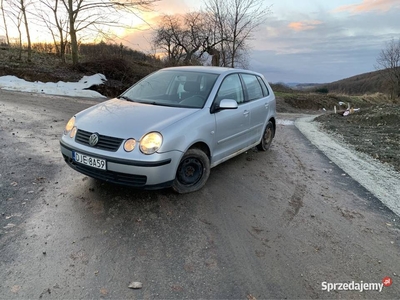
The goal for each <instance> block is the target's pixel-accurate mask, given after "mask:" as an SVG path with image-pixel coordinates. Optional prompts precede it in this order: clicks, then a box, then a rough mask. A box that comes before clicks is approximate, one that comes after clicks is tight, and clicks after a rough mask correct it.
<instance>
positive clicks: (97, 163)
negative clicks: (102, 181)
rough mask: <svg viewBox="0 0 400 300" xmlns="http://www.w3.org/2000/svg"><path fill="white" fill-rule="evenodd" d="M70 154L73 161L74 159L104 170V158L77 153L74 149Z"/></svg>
mask: <svg viewBox="0 0 400 300" xmlns="http://www.w3.org/2000/svg"><path fill="white" fill-rule="evenodd" d="M72 156H73V158H74V161H76V162H78V163H80V164H83V165H86V166H90V167H93V168H96V169H102V170H106V160H105V159H101V158H96V157H92V156H89V155H85V154H81V153H78V152H75V151H73V152H72Z"/></svg>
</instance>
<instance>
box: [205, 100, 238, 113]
mask: <svg viewBox="0 0 400 300" xmlns="http://www.w3.org/2000/svg"><path fill="white" fill-rule="evenodd" d="M237 108H238V104H237V102H236V100H233V99H222V100H221V101H219V103H218V102H214V104H213V105H212V106H211V109H210V112H211V113H212V114H213V113H216V112H218V111H221V110H224V109H237Z"/></svg>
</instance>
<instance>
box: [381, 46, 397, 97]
mask: <svg viewBox="0 0 400 300" xmlns="http://www.w3.org/2000/svg"><path fill="white" fill-rule="evenodd" d="M376 62H377V65H376V66H375V67H376V69H378V70H382V74H383V75H384V77H385V79H386V81H387V84H388V86H389V91H390V96H391V99H394V98H395V97H399V96H400V39H398V40H397V41H395V40H394V39H392V40H391V41H390V42H388V43H387V44H386V47H385V49H382V50H381V52H380V53H379V56H378V58H377V59H376Z"/></svg>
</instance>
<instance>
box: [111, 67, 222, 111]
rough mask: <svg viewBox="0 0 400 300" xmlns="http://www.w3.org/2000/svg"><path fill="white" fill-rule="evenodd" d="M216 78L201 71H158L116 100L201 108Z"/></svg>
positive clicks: (214, 75)
mask: <svg viewBox="0 0 400 300" xmlns="http://www.w3.org/2000/svg"><path fill="white" fill-rule="evenodd" d="M217 77H218V75H216V74H210V73H203V72H194V71H182V70H161V71H158V72H155V73H153V74H151V75H149V76H147V77H145V78H143V79H142V80H140V81H139V82H138V83H136V84H135V85H133V86H132V87H131V88H130V89H128V90H127V91H126V92H125V93H123V94H122V95H121V96H120V97H119V98H120V99H123V100H127V101H133V102H140V103H148V104H153V105H164V106H174V107H189V108H202V107H203V106H204V104H205V102H206V99H207V97H208V95H209V94H210V92H211V89H212V87H213V86H214V83H215V81H216V79H217Z"/></svg>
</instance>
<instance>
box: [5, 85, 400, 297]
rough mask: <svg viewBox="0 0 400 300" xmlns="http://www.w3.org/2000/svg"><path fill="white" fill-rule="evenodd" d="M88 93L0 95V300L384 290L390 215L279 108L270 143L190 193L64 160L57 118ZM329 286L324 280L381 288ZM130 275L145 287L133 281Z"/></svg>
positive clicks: (393, 289)
mask: <svg viewBox="0 0 400 300" xmlns="http://www.w3.org/2000/svg"><path fill="white" fill-rule="evenodd" d="M94 103H95V100H85V99H65V98H63V97H55V96H43V95H35V94H30V93H15V92H7V91H0V115H1V118H0V144H1V147H0V156H1V158H2V161H3V163H2V164H0V179H1V180H0V208H1V211H0V216H1V217H0V257H1V258H2V259H1V261H0V278H2V280H1V282H0V295H1V296H0V298H4V299H200V298H201V299H332V298H335V299H342V298H346V299H376V298H380V299H394V298H397V296H398V295H399V293H400V285H399V284H398V274H400V264H399V261H398V253H399V247H400V238H399V225H398V217H397V216H396V215H395V214H394V213H392V212H391V211H390V210H389V209H387V208H386V207H385V206H384V205H383V204H382V203H381V202H380V201H379V199H377V198H376V197H374V196H373V195H372V194H371V193H369V192H368V191H367V190H365V189H364V188H363V187H362V186H360V184H359V183H358V182H356V181H355V180H353V179H352V178H351V177H350V176H348V175H347V174H345V173H344V172H343V170H341V169H340V168H339V167H337V166H336V165H335V164H334V163H332V161H331V160H329V159H328V158H327V157H326V156H325V155H324V154H323V153H321V151H319V150H318V149H317V148H315V147H314V146H313V145H312V144H311V143H310V142H309V141H308V140H307V139H306V138H305V137H304V135H303V134H301V133H300V132H299V131H298V129H297V128H296V127H295V126H294V125H293V121H294V119H295V118H297V117H298V116H299V115H295V114H279V120H280V122H279V123H278V131H277V132H278V133H279V134H277V135H276V138H275V140H274V142H273V144H272V146H271V149H270V151H268V152H265V153H264V152H257V151H248V152H247V153H243V154H242V155H240V156H238V157H235V158H233V159H232V160H230V161H227V162H225V163H224V164H221V165H219V166H217V167H216V168H213V169H212V171H211V175H210V179H209V181H208V182H207V184H206V186H205V187H204V188H203V189H202V190H201V191H198V192H196V193H192V194H186V195H177V194H175V193H173V192H172V191H171V190H161V191H140V190H135V189H130V188H126V187H119V186H115V185H111V184H105V183H102V182H99V181H96V180H93V179H90V178H88V177H86V176H84V175H81V174H79V173H76V172H75V171H74V170H72V169H70V168H69V167H68V166H67V165H66V164H65V163H64V162H63V159H62V157H61V155H60V150H59V142H58V141H59V138H60V135H61V134H62V130H63V127H64V125H65V122H67V120H68V119H69V117H70V116H71V115H73V114H74V113H75V112H76V111H80V110H82V109H84V108H86V107H88V106H90V105H93V104H94ZM386 276H389V277H391V278H392V280H393V284H392V285H391V286H390V287H384V288H383V290H382V292H377V291H363V292H359V291H339V290H337V291H330V292H328V291H326V290H323V285H322V284H323V283H324V282H330V283H336V282H339V283H340V282H352V281H355V282H358V283H359V282H361V281H362V282H367V283H381V282H382V280H383V278H385V277H386ZM132 281H140V282H142V283H143V288H142V289H139V290H132V289H130V288H129V287H128V286H129V284H130V282H132Z"/></svg>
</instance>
